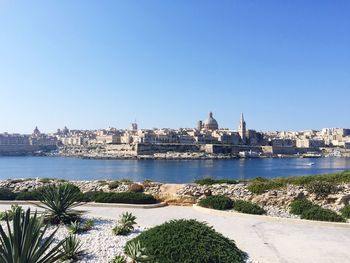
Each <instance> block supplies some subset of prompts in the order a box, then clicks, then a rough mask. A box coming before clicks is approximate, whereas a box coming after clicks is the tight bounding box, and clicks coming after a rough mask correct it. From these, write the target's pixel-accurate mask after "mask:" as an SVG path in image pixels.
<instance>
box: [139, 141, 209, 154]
mask: <svg viewBox="0 0 350 263" xmlns="http://www.w3.org/2000/svg"><path fill="white" fill-rule="evenodd" d="M201 149H202V146H201V145H197V144H170V143H166V144H145V143H138V144H136V153H137V154H138V155H152V154H155V153H166V152H182V153H183V152H201V151H203V150H201Z"/></svg>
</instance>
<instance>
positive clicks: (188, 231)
mask: <svg viewBox="0 0 350 263" xmlns="http://www.w3.org/2000/svg"><path fill="white" fill-rule="evenodd" d="M132 242H134V243H137V242H140V244H142V247H144V253H145V254H146V255H147V256H148V257H150V258H151V259H152V262H158V263H179V262H181V263H214V262H220V263H243V262H245V259H246V254H245V253H244V252H242V251H241V250H240V249H238V248H237V247H236V245H235V242H234V241H232V240H230V239H228V238H226V237H224V236H223V235H221V234H220V233H217V232H216V231H215V230H214V229H213V228H212V227H209V226H207V225H206V224H205V223H200V222H198V221H196V220H193V219H191V220H185V219H180V220H172V221H170V222H166V223H164V224H162V225H159V226H156V227H153V228H151V229H149V230H147V231H145V232H143V233H141V234H140V235H139V236H137V237H136V238H134V239H132V240H131V241H129V242H127V246H128V244H130V243H132ZM125 252H126V253H127V251H125Z"/></svg>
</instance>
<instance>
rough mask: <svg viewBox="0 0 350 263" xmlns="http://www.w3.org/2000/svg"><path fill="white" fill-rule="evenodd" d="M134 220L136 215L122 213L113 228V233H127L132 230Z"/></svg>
mask: <svg viewBox="0 0 350 263" xmlns="http://www.w3.org/2000/svg"><path fill="white" fill-rule="evenodd" d="M135 220H136V216H134V215H133V214H132V213H129V212H125V213H123V214H122V215H121V216H120V218H119V220H118V223H117V225H116V226H115V227H114V228H113V233H114V234H115V235H127V234H129V233H130V232H131V231H132V230H134V225H135V224H136V221H135Z"/></svg>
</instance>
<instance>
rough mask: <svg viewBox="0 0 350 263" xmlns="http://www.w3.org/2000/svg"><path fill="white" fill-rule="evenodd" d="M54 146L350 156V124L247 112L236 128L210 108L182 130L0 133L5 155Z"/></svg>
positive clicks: (97, 153)
mask: <svg viewBox="0 0 350 263" xmlns="http://www.w3.org/2000/svg"><path fill="white" fill-rule="evenodd" d="M93 146H100V147H97V148H93ZM101 146H103V147H104V148H101ZM135 146H137V147H135ZM57 149H59V151H58V152H57ZM92 149H95V150H92ZM52 151H54V152H55V153H56V154H62V155H65V156H69V155H71V156H81V157H89V158H92V157H95V158H133V157H140V156H144V157H145V156H148V157H149V158H150V157H152V156H153V157H156V158H162V157H163V158H199V157H202V158H217V157H221V158H225V157H226V158H228V157H231V158H235V157H251V158H252V157H259V156H264V157H272V156H278V157H281V156H285V155H287V156H290V155H296V156H300V155H301V156H309V157H310V156H311V157H321V156H325V155H327V156H349V155H350V128H324V129H321V130H306V131H281V132H278V131H276V132H261V131H257V130H254V129H250V128H249V127H248V126H247V124H246V120H245V117H244V114H243V113H242V114H241V116H240V119H239V121H238V122H237V129H236V130H231V129H226V128H221V127H220V126H219V123H218V122H217V121H216V119H215V118H214V114H213V113H212V112H209V114H208V117H207V118H206V119H205V120H200V121H198V123H197V125H196V127H194V128H180V129H177V130H175V129H166V128H159V129H142V128H141V129H140V128H139V127H138V125H137V123H132V124H131V128H130V129H125V130H123V129H117V128H107V129H99V130H74V129H72V130H70V129H68V128H67V127H64V128H63V129H58V130H57V131H56V132H55V133H41V132H40V130H39V129H38V127H35V129H34V131H33V133H32V134H31V135H23V134H8V133H3V134H0V154H2V155H11V154H14V155H16V154H17V155H21V154H38V153H41V154H44V153H47V154H50V152H52ZM203 154H204V155H203Z"/></svg>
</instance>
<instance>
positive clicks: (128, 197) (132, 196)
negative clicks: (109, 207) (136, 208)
mask: <svg viewBox="0 0 350 263" xmlns="http://www.w3.org/2000/svg"><path fill="white" fill-rule="evenodd" d="M95 202H96V203H123V204H155V203H157V199H155V198H154V197H153V195H149V194H144V193H132V192H123V193H103V192H101V193H99V194H97V195H96V196H95Z"/></svg>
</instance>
